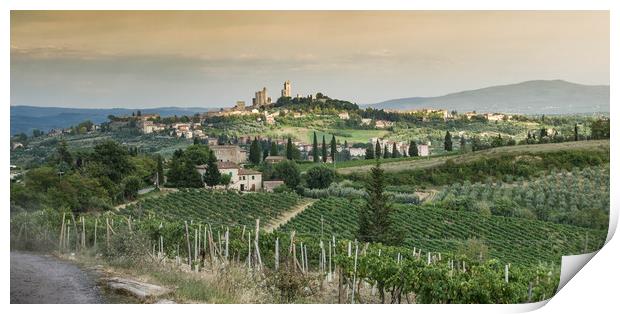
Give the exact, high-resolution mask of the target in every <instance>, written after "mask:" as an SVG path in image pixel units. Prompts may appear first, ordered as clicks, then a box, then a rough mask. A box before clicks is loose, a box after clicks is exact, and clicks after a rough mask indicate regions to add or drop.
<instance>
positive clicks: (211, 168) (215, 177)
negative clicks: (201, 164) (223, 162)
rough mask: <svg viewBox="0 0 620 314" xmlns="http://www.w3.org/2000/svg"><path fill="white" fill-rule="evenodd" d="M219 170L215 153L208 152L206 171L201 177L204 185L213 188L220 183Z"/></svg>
mask: <svg viewBox="0 0 620 314" xmlns="http://www.w3.org/2000/svg"><path fill="white" fill-rule="evenodd" d="M220 178H221V174H220V170H219V169H217V158H215V153H213V151H209V159H208V160H207V171H206V172H205V174H204V176H203V180H204V181H205V183H206V184H207V185H208V186H210V187H214V186H216V185H218V184H219V183H220Z"/></svg>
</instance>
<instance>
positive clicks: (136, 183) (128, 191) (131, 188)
mask: <svg viewBox="0 0 620 314" xmlns="http://www.w3.org/2000/svg"><path fill="white" fill-rule="evenodd" d="M122 186H123V197H124V198H125V200H133V199H135V198H136V197H137V196H138V191H139V190H140V188H141V187H142V180H140V178H138V177H136V176H128V177H126V178H124V179H123V183H122Z"/></svg>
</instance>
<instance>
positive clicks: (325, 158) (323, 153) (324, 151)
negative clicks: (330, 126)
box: [321, 135, 327, 162]
mask: <svg viewBox="0 0 620 314" xmlns="http://www.w3.org/2000/svg"><path fill="white" fill-rule="evenodd" d="M321 154H322V155H323V156H322V157H323V162H327V144H325V135H323V146H322V148H321Z"/></svg>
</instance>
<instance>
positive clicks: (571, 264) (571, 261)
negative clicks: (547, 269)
mask: <svg viewBox="0 0 620 314" xmlns="http://www.w3.org/2000/svg"><path fill="white" fill-rule="evenodd" d="M617 227H618V211H617V210H610V211H609V228H608V229H607V239H605V243H604V244H603V246H602V247H601V248H600V249H598V250H596V251H593V252H590V253H586V254H579V255H568V256H562V266H561V270H560V284H559V285H558V289H557V291H556V293H557V292H559V291H560V290H561V289H562V288H564V286H565V285H566V284H567V283H568V282H569V281H570V280H571V279H572V278H573V277H574V276H575V275H576V274H577V272H579V271H580V270H581V269H582V268H583V266H585V265H586V264H587V263H588V262H589V261H590V260H591V259H592V258H593V257H594V255H596V254H597V253H598V252H599V251H600V250H602V249H603V248H604V247H605V245H607V243H608V242H609V241H610V240H611V238H612V237H613V236H614V234H615V233H616V228H617Z"/></svg>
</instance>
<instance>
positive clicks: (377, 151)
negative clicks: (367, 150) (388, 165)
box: [375, 140, 381, 159]
mask: <svg viewBox="0 0 620 314" xmlns="http://www.w3.org/2000/svg"><path fill="white" fill-rule="evenodd" d="M375 158H377V159H379V158H381V144H379V140H377V143H376V144H375Z"/></svg>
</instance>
